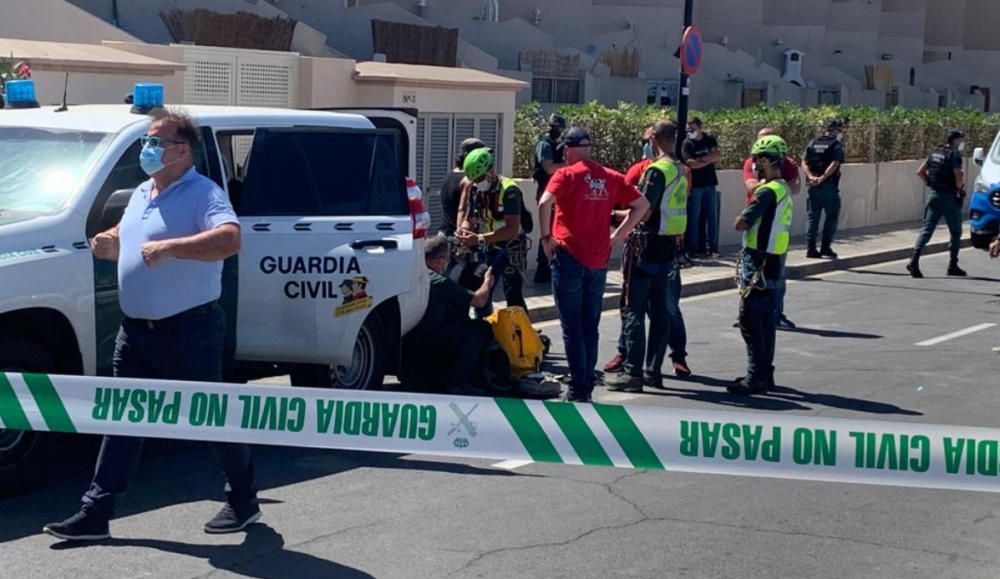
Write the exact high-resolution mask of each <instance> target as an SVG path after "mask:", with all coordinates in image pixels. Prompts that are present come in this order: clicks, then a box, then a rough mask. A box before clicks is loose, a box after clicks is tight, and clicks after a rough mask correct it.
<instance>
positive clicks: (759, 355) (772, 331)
mask: <svg viewBox="0 0 1000 579" xmlns="http://www.w3.org/2000/svg"><path fill="white" fill-rule="evenodd" d="M740 333H742V334H743V341H744V342H746V345H747V383H748V384H767V383H769V382H770V381H771V380H773V379H774V347H775V342H776V340H777V327H776V325H775V320H774V290H773V289H754V290H751V291H750V294H749V295H747V296H746V297H745V298H743V299H741V300H740Z"/></svg>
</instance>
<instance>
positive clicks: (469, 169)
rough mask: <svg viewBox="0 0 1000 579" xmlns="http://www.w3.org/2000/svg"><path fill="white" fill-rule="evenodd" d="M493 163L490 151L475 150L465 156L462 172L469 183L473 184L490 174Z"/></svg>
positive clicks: (484, 149)
mask: <svg viewBox="0 0 1000 579" xmlns="http://www.w3.org/2000/svg"><path fill="white" fill-rule="evenodd" d="M493 163H494V161H493V150H492V149H486V148H483V149H476V150H474V151H472V152H470V153H469V154H468V155H466V156H465V163H464V164H463V165H462V170H463V171H465V176H466V177H468V178H469V181H472V182H473V183H475V182H477V181H480V180H482V178H483V177H485V176H486V174H487V173H489V172H490V169H492V168H493Z"/></svg>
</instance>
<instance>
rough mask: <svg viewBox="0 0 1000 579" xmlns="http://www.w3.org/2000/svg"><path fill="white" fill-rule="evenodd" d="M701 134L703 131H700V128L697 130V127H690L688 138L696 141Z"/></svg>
mask: <svg viewBox="0 0 1000 579" xmlns="http://www.w3.org/2000/svg"><path fill="white" fill-rule="evenodd" d="M700 134H701V129H698V128H695V127H688V130H687V137H688V138H689V139H691V140H695V139H697V138H698V135H700Z"/></svg>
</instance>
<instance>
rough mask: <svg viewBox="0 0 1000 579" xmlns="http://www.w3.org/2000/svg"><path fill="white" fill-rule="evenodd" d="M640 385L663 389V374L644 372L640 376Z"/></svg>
mask: <svg viewBox="0 0 1000 579" xmlns="http://www.w3.org/2000/svg"><path fill="white" fill-rule="evenodd" d="M642 385H643V386H649V387H650V388H660V389H662V388H663V374H659V373H656V372H650V371H648V370H647V371H646V372H643V374H642Z"/></svg>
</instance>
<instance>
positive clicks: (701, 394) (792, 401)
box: [645, 375, 923, 416]
mask: <svg viewBox="0 0 1000 579" xmlns="http://www.w3.org/2000/svg"><path fill="white" fill-rule="evenodd" d="M678 382H691V383H695V384H701V385H703V386H713V387H717V388H725V387H726V386H729V385H731V384H732V381H730V380H720V379H718V378H712V377H710V376H697V375H695V376H690V377H688V378H685V379H683V381H673V383H674V384H677V383H678ZM664 384H665V385H666V386H665V387H664V388H647V389H645V392H646V393H647V394H653V395H661V396H674V397H677V398H683V399H685V400H695V401H698V402H708V403H710V404H719V405H722V406H734V407H739V408H751V409H754V410H773V411H785V410H812V406H826V407H828V408H840V409H843V410H853V411H855V412H865V413H868V414H899V415H901V416H923V412H918V411H916V410H909V409H906V408H900V407H899V406H896V405H895V404H889V403H886V402H878V401H875V400H865V399H863V398H851V397H848V396H838V395H836V394H823V393H814V392H802V391H800V390H796V389H794V388H789V387H788V386H776V387H775V389H774V390H772V391H770V392H768V393H767V394H758V395H754V396H740V395H735V394H730V393H728V392H715V391H706V390H690V389H686V388H676V387H672V386H670V384H671V381H669V380H668V381H666V382H665V383H664ZM806 404H809V405H812V406H806Z"/></svg>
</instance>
